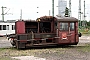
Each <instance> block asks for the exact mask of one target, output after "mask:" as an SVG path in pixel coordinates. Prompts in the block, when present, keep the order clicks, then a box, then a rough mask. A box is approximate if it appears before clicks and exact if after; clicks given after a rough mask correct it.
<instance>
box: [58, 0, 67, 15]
mask: <svg viewBox="0 0 90 60" xmlns="http://www.w3.org/2000/svg"><path fill="white" fill-rule="evenodd" d="M66 7H67V1H66V0H58V15H59V16H64V15H65V8H66Z"/></svg>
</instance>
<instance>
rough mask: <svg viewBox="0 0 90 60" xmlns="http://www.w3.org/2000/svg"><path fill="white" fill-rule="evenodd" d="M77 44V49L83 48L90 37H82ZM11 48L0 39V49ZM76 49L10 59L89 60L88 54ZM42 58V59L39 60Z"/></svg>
mask: <svg viewBox="0 0 90 60" xmlns="http://www.w3.org/2000/svg"><path fill="white" fill-rule="evenodd" d="M79 39H80V40H79V44H78V45H77V47H79V46H80V47H81V46H84V44H87V43H90V36H82V37H80V38H79ZM9 47H12V46H11V44H10V42H9V41H8V40H7V39H6V38H5V37H0V48H9ZM77 47H72V49H71V48H70V49H68V50H63V51H61V52H62V54H59V55H58V53H57V54H56V53H52V52H50V53H49V54H46V55H47V56H46V55H45V54H44V53H43V54H42V55H39V54H37V57H34V56H22V57H12V58H16V59H20V60H90V53H89V52H86V53H83V52H79V51H77V50H76V49H75V48H77ZM58 51H59V50H58ZM40 57H43V58H40Z"/></svg>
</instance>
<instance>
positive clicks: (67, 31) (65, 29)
mask: <svg viewBox="0 0 90 60" xmlns="http://www.w3.org/2000/svg"><path fill="white" fill-rule="evenodd" d="M58 27H59V28H58V33H59V34H58V36H59V37H60V38H59V43H74V42H75V23H74V22H59V23H58Z"/></svg>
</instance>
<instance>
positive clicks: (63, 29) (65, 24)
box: [60, 22, 68, 31]
mask: <svg viewBox="0 0 90 60" xmlns="http://www.w3.org/2000/svg"><path fill="white" fill-rule="evenodd" d="M60 30H61V31H67V30H68V23H62V22H61V23H60Z"/></svg>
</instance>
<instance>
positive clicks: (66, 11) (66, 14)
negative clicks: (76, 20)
mask: <svg viewBox="0 0 90 60" xmlns="http://www.w3.org/2000/svg"><path fill="white" fill-rule="evenodd" d="M68 16H69V9H68V8H67V7H66V8H65V17H68Z"/></svg>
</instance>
